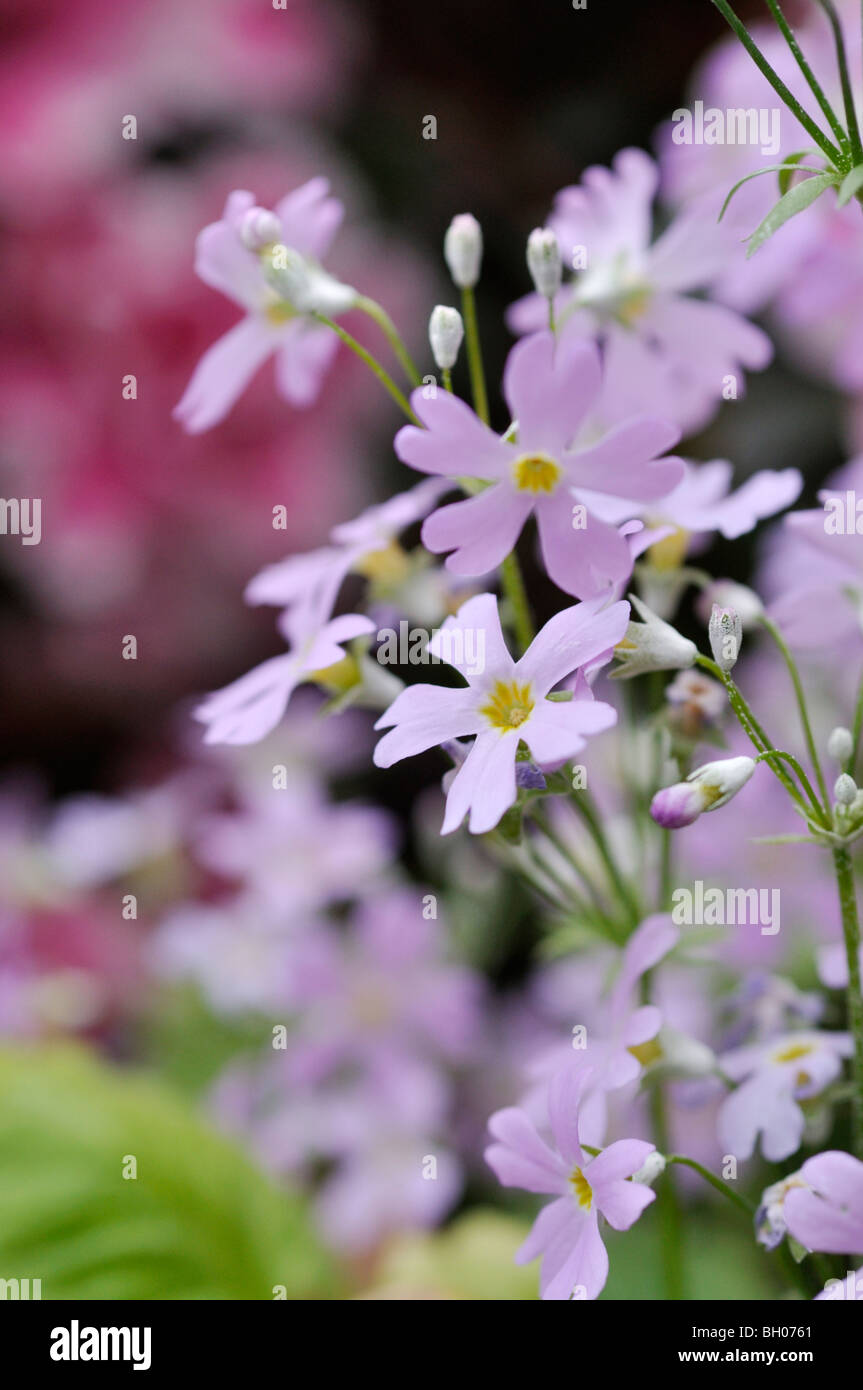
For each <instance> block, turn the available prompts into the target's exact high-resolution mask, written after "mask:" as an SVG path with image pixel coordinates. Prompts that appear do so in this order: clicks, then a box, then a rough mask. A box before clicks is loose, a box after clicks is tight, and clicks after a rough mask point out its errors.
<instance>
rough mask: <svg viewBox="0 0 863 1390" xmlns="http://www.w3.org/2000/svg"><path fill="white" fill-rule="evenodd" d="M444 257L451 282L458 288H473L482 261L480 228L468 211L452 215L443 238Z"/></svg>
mask: <svg viewBox="0 0 863 1390" xmlns="http://www.w3.org/2000/svg"><path fill="white" fill-rule="evenodd" d="M443 254H444V259H445V261H446V263H447V265H448V266H449V273H450V275H451V276H452V278H453V283H454V284H456V285H458V287H459V289H463V290H469V289H473V286H474V285H475V284H476V282H477V280H478V279H479V268H480V264H481V263H482V228H481V227H480V225H479V223H478V222H477V220H476V218H475V217H474V216H473V215H472V214H471V213H469V212H460V213H459V214H458V216H457V217H454V218H453V220H452V222H450V224H449V226H448V227H447V230H446V235H445V237H444V239H443Z"/></svg>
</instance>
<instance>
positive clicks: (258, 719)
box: [194, 556, 375, 743]
mask: <svg viewBox="0 0 863 1390" xmlns="http://www.w3.org/2000/svg"><path fill="white" fill-rule="evenodd" d="M298 558H301V559H303V560H307V559H308V557H307V556H302V557H298ZM340 583H341V575H338V576H336V575H335V573H334V572H333V571H332V570H331V569H330V568H328V567H325V568H324V570H323V574H322V582H320V583H318V584H317V586H315V587H313V588H312V589H311V591H310V592H307V593H305V594H304V595H302V597H298V599H297V602H296V603H295V604H294V605H293V606H292V607H290V608H287V609H286V610H285V612H284V613H283V614H282V615H281V617H280V619H279V629H280V631H281V633H282V635H283V636H284V637H285V638H286V639H287V641H288V642H289V644H290V648H291V650H290V651H289V652H287V653H286V654H285V655H284V656H274V657H270V659H269V660H268V661H264V662H262V663H261V665H260V666H256V667H255V668H254V669H253V670H251V671H248V672H247V673H246V675H244V676H241V677H240V678H239V680H236V681H232V682H231V684H230V685H226V686H225V687H224V688H223V689H222V690H217V691H216V692H215V693H214V694H212V695H208V696H207V697H206V698H205V699H204V700H203V701H202V702H201V704H200V705H198V707H197V709H196V710H195V711H194V717H195V718H196V719H198V720H199V721H200V722H201V723H202V724H206V725H207V732H206V734H205V735H204V742H205V743H257V741H258V740H259V739H262V738H264V737H265V735H266V734H268V733H270V731H271V730H272V729H274V728H275V727H276V725H277V724H278V722H279V720H280V719H281V718H282V716H283V714H284V713H285V710H286V709H287V706H288V701H289V700H290V698H291V696H292V694H293V693H294V691H295V690H296V688H297V686H298V685H300V684H301V683H302V682H303V681H308V680H312V679H314V678H315V676H316V675H318V674H319V673H321V672H324V671H326V670H327V669H328V668H330V667H332V666H335V665H337V663H338V662H340V661H342V660H343V659H344V656H345V653H344V651H343V650H342V643H344V642H349V641H350V640H351V639H352V638H354V637H359V636H361V635H362V634H364V633H371V632H374V630H375V625H374V623H373V622H372V621H371V619H370V618H366V617H363V616H362V615H361V614H359V613H345V614H343V615H342V616H341V617H338V618H331V617H330V616H329V614H330V612H331V609H332V603H333V599H334V597H335V591H337V590H338V586H339V584H340Z"/></svg>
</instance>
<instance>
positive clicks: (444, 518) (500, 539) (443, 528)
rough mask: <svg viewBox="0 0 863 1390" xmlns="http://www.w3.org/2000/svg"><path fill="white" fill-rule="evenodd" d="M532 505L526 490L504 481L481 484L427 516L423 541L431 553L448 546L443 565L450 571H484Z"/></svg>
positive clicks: (508, 546) (500, 555) (509, 543)
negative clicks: (472, 494)
mask: <svg viewBox="0 0 863 1390" xmlns="http://www.w3.org/2000/svg"><path fill="white" fill-rule="evenodd" d="M532 505H533V503H532V499H531V497H530V496H529V495H528V494H527V493H522V494H519V493H517V492H515V491H514V490H513V489H512V488H511V487H510V486H509V484H508V483H498V484H497V486H496V487H487V488H483V490H482V492H478V493H477V494H476V496H475V497H468V498H467V499H466V500H464V501H462V502H451V503H450V504H449V506H447V507H440V508H439V509H438V511H436V512H433V513H432V515H431V516H430V517H427V518H426V520H425V522H424V523H423V528H422V542H423V545H424V546H425V547H426V549H427V550H431V551H433V552H434V553H435V554H440V553H441V552H442V551H445V550H452V551H453V554H452V555H450V556H449V558H448V560H447V562H446V567H447V569H448V570H450V571H451V572H452V573H453V574H462V575H465V576H477V575H482V574H488V572H489V570H491V569H494V568H495V566H497V565H499V564H501V562H502V561H503V560H505V559H506V557H507V555H509V553H510V551H511V550H512V549H513V546H514V545H515V543H516V541H517V540H518V537H519V534H520V532H521V529H522V527H523V526H524V523H525V521H526V520H527V518H528V517H529V515H530V512H531V508H532Z"/></svg>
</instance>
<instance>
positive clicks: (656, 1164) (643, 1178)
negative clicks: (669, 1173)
mask: <svg viewBox="0 0 863 1390" xmlns="http://www.w3.org/2000/svg"><path fill="white" fill-rule="evenodd" d="M664 1172H665V1157H664V1155H663V1154H661V1153H660V1152H659V1150H658V1149H654V1150H653V1153H652V1154H648V1155H647V1158H646V1159H645V1160H644V1162H643V1163H642V1165H641V1167H640V1168H639V1170H638V1172H637V1173H633V1175H632V1181H633V1182H641V1183H644V1185H645V1187H652V1186H653V1184H654V1183H655V1182H656V1179H657V1178H659V1177H661V1176H662V1174H663V1173H664Z"/></svg>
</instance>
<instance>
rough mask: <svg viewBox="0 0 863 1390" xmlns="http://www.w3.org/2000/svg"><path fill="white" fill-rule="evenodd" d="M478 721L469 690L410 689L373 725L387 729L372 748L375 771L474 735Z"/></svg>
mask: <svg viewBox="0 0 863 1390" xmlns="http://www.w3.org/2000/svg"><path fill="white" fill-rule="evenodd" d="M481 722H482V718H481V716H480V715H478V714H477V710H476V697H475V696H474V694H473V692H472V691H470V690H449V689H447V688H446V687H445V686H439V685H410V686H408V688H407V690H403V691H401V693H400V694H399V695H397V696H396V698H395V700H393V703H392V704H391V705H390V707H389V709H388V710H386V711H385V712H384V713H383V714H382V715H381V717H380V719H379V720H378V722H377V724H376V725H375V728H376V729H386V728H390V726H392V725H394V726H395V727H394V728H391V731H390V733H388V734H384V736H383V738H382V739H381V740H380V742H379V743H378V744H377V746H376V747H375V751H374V763H375V766H376V767H392V765H393V763H397V762H400V761H401V759H402V758H412V757H414V756H415V755H416V754H417V753H424V752H425V751H426V749H428V748H436V747H437V746H438V745H439V744H441V743H446V742H447V740H448V739H453V738H464V736H465V735H466V734H473V733H476V730H477V728H478V727H479V726H480V724H481Z"/></svg>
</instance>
